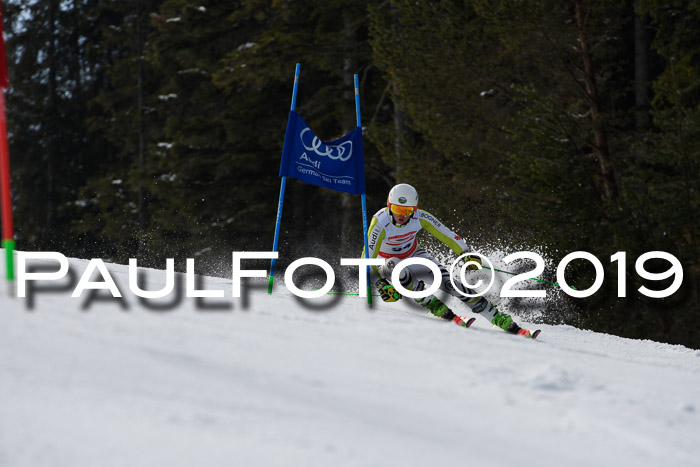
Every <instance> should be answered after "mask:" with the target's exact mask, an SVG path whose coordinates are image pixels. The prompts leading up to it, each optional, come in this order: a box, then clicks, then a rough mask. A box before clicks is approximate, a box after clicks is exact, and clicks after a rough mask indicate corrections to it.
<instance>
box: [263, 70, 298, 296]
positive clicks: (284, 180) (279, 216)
mask: <svg viewBox="0 0 700 467" xmlns="http://www.w3.org/2000/svg"><path fill="white" fill-rule="evenodd" d="M300 68H301V64H300V63H297V66H296V70H295V71H294V89H293V91H292V105H291V108H290V111H292V112H293V111H294V110H295V109H296V105H297V90H298V88H299V70H300ZM286 186H287V176H286V175H285V176H283V177H282V184H281V186H280V199H279V202H278V204H277V223H276V225H275V240H274V242H273V244H272V252H273V253H275V252H277V247H278V245H279V238H280V223H281V222H282V205H283V204H284V190H285V187H286ZM276 262H277V260H276V259H275V258H273V259H272V260H271V262H270V277H269V279H268V281H267V293H268V294H271V293H272V285H273V283H274V280H275V263H276Z"/></svg>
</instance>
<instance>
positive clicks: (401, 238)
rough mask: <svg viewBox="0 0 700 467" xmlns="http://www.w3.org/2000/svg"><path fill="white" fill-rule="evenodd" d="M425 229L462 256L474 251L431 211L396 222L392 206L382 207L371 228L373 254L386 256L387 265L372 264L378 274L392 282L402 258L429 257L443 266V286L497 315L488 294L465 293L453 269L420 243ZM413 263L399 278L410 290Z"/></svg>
mask: <svg viewBox="0 0 700 467" xmlns="http://www.w3.org/2000/svg"><path fill="white" fill-rule="evenodd" d="M423 229H425V230H426V231H428V232H429V233H430V234H431V235H432V236H433V237H435V238H437V239H438V240H440V241H441V242H442V243H444V244H445V245H447V246H448V247H449V248H450V249H451V250H452V251H453V252H454V253H455V254H456V255H458V256H459V255H461V254H462V253H463V252H469V251H472V250H471V249H470V248H469V246H468V245H467V243H466V242H465V241H464V240H462V238H461V237H460V236H459V235H457V234H456V233H455V232H453V231H452V230H450V229H449V228H448V227H446V226H445V225H444V224H443V223H441V222H440V221H439V220H437V219H436V218H435V216H433V215H432V214H430V213H429V212H427V211H424V210H422V209H417V210H416V212H415V213H414V214H413V215H412V216H411V218H410V220H409V221H408V222H406V223H405V224H403V225H396V224H395V223H394V221H393V218H392V216H391V212H390V211H389V208H382V209H380V210H379V211H377V212H376V213H375V214H374V216H373V217H372V221H371V223H370V226H369V230H368V232H367V240H368V246H369V257H370V258H377V257H379V258H385V264H384V266H380V267H374V266H373V267H372V269H373V271H374V273H375V274H376V275H377V277H383V278H384V279H386V280H387V281H389V282H391V271H392V270H393V269H394V267H395V266H396V265H397V264H398V263H399V262H400V261H401V260H404V259H406V258H425V259H428V260H430V261H432V262H433V263H435V264H436V265H437V266H438V267H439V268H440V272H441V274H442V282H441V285H440V289H442V290H444V291H445V292H447V293H449V294H450V295H453V296H455V297H457V298H459V299H460V300H461V301H462V302H463V303H465V304H467V306H469V308H471V310H472V311H473V312H474V313H482V312H485V313H484V315H488V316H484V317H485V318H487V319H491V318H492V317H493V316H492V315H495V313H496V311H497V310H496V308H495V307H494V306H493V305H492V304H491V303H489V302H488V300H486V299H485V298H484V297H477V298H471V297H465V296H464V295H462V294H460V293H459V292H458V291H457V290H455V288H454V287H453V285H452V283H451V282H450V273H449V272H448V270H447V268H445V266H443V265H442V264H440V263H439V262H438V261H437V260H436V259H435V258H433V256H432V255H430V253H428V252H427V251H425V250H424V249H423V248H421V247H420V246H419V245H418V239H417V238H416V235H417V234H418V232H420V231H421V230H423ZM363 257H364V250H363ZM412 267H414V266H407V267H405V268H404V269H403V270H402V271H401V274H400V278H399V280H400V282H401V285H402V286H403V287H405V288H406V289H408V290H413V289H414V288H415V287H416V285H417V281H416V280H415V273H412V272H411V268H412ZM454 282H455V286H456V287H457V288H458V289H459V290H461V291H462V292H466V293H471V294H473V293H474V292H473V291H472V290H471V289H469V288H467V287H466V286H464V285H463V284H462V283H461V281H460V280H459V279H455V281H454Z"/></svg>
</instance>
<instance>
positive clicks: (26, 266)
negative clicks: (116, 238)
mask: <svg viewBox="0 0 700 467" xmlns="http://www.w3.org/2000/svg"><path fill="white" fill-rule="evenodd" d="M469 255H475V256H479V257H480V258H481V259H482V261H483V262H484V263H485V265H486V267H484V266H482V264H479V263H478V262H475V261H467V258H466V257H467V256H469ZM278 257H279V254H278V253H277V252H261V251H255V252H233V253H232V267H231V289H230V295H229V296H230V297H232V298H238V297H240V296H241V279H242V278H264V277H266V276H267V273H268V271H266V270H262V269H243V268H242V265H241V261H242V260H265V259H267V260H272V259H278ZM16 259H17V270H16V271H17V275H16V278H17V297H20V298H23V297H26V296H27V285H28V283H31V282H39V281H49V282H52V281H60V280H62V279H64V278H65V277H66V276H67V275H68V272H69V269H70V263H69V261H68V259H67V258H66V257H65V256H64V255H63V254H61V253H57V252H17V258H16ZM652 259H661V260H664V261H666V262H668V263H669V264H670V266H669V267H668V269H666V270H665V271H663V272H650V271H648V270H647V269H646V268H645V263H646V262H647V261H649V260H652ZM516 260H531V261H534V263H535V267H534V268H533V269H531V270H529V271H527V272H523V273H520V274H515V275H514V277H512V278H510V279H508V280H507V281H506V282H505V283H504V284H503V286H502V288H501V290H500V296H501V297H504V298H508V297H524V298H544V297H546V293H547V292H546V290H544V289H515V288H514V286H515V285H516V284H517V283H519V282H522V281H526V280H531V279H533V278H537V277H538V276H540V275H541V274H542V273H543V272H544V270H545V261H544V259H543V258H542V257H541V256H540V255H538V254H536V253H532V252H528V251H519V252H516V253H513V254H510V255H508V256H505V257H504V258H503V259H502V261H503V262H504V263H505V264H509V263H512V262H514V261H516ZM575 260H578V261H587V262H588V263H590V264H591V265H592V266H593V268H594V269H595V279H594V282H593V284H592V285H591V286H590V287H588V288H587V289H585V290H580V289H575V288H573V287H571V286H569V285H568V284H567V282H566V278H565V275H564V273H565V270H566V267H567V266H568V265H569V264H570V263H571V262H572V261H575ZM37 261H40V262H42V264H44V265H46V263H47V262H48V263H49V264H51V265H53V263H55V264H56V265H57V269H56V270H51V271H49V272H46V271H42V272H33V271H31V267H30V266H31V264H30V263H35V262H37ZM610 261H611V263H617V295H618V297H626V296H627V275H628V273H627V255H626V253H625V252H617V253H615V254H614V255H612V256H611V257H610ZM384 262H385V259H383V258H374V259H372V258H370V259H366V258H342V259H341V260H340V265H341V266H343V267H357V268H358V284H359V287H358V292H359V293H358V294H359V296H360V297H366V296H367V280H368V269H369V267H370V266H382V265H384ZM174 264H175V260H174V259H172V258H168V259H167V260H166V268H165V286H164V287H163V288H161V289H160V290H144V289H142V288H141V287H140V286H139V284H138V263H137V260H136V259H134V258H132V259H130V260H129V266H128V277H129V290H130V291H131V293H132V294H133V295H135V296H137V297H139V298H141V299H147V300H148V299H162V298H166V297H168V296H169V295H171V294H172V293H173V291H174V289H175V267H174ZM309 265H313V266H317V267H320V268H321V269H322V270H323V271H324V273H325V276H326V278H325V284H324V285H323V287H321V288H319V289H317V290H313V291H309V290H302V289H300V288H299V287H297V286H296V284H295V283H294V278H293V275H294V272H295V271H296V270H297V269H299V268H300V267H303V266H309ZM411 265H420V266H424V267H426V268H428V269H429V270H430V271H431V273H432V275H433V281H432V285H431V286H430V287H428V288H427V289H425V290H422V291H420V292H416V291H412V290H407V289H406V288H404V287H402V286H401V283H400V281H399V280H398V278H399V275H400V274H401V271H402V270H403V269H404V268H406V267H408V266H411ZM469 267H471V268H476V269H477V270H480V269H482V268H483V269H488V270H489V271H490V281H489V284H488V286H487V287H485V288H484V287H483V281H482V280H481V279H479V280H478V281H477V282H476V283H473V284H472V283H470V281H469V280H468V279H469V277H468V276H469V273H470V271H468V268H469ZM194 269H195V260H194V259H192V258H188V259H187V260H186V274H185V276H186V279H185V283H186V288H185V297H187V298H224V297H225V296H226V291H225V290H223V289H207V290H203V289H197V287H196V281H195V273H194ZM455 269H457V273H458V274H459V277H460V279H461V280H462V283H463V284H465V285H467V286H468V287H469V288H470V289H474V290H472V292H473V293H472V294H468V293H467V294H465V293H463V292H460V293H462V294H463V295H466V296H470V297H477V296H480V295H483V294H485V293H486V292H488V291H489V289H490V288H491V287H492V286H493V283H494V278H495V271H498V270H497V269H496V268H494V266H493V264H492V263H491V261H490V260H489V259H488V258H487V257H486V256H484V255H481V254H479V253H478V252H469V253H464V254H462V255H461V256H460V257H458V258H457V259H456V260H455V261H453V262H452V264H451V267H450V280H452V281H453V280H454V279H453V276H454V274H455ZM635 271H636V272H637V274H638V275H639V276H640V277H641V278H642V279H645V280H648V281H662V280H667V279H670V278H673V280H672V282H671V284H670V285H669V286H668V287H666V288H665V289H662V290H652V289H649V288H647V287H646V286H641V287H639V288H638V289H637V291H638V292H639V293H640V294H642V295H645V296H647V297H651V298H665V297H669V296H671V295H672V294H674V293H675V292H676V291H678V289H680V287H681V285H682V283H683V267H682V265H681V263H680V261H679V260H678V259H677V258H676V257H675V256H673V255H672V254H670V253H667V252H663V251H651V252H648V253H644V254H643V255H641V256H639V257H638V258H637V260H636V262H635ZM96 272H97V273H99V276H101V277H100V278H99V280H93V277H94V276H95V273H96ZM556 277H557V281H558V284H557V285H559V286H560V287H561V289H562V290H563V291H564V292H565V293H566V294H568V295H570V296H572V297H575V298H585V297H590V296H591V295H593V294H594V293H596V292H597V291H598V290H599V289H600V288H601V286H602V284H603V281H604V278H605V273H604V268H603V264H602V263H601V262H600V260H599V259H598V258H597V257H596V256H594V255H592V254H591V253H587V252H585V251H575V252H572V253H569V254H568V255H566V256H565V257H564V258H563V259H562V260H561V261H560V262H559V264H558V265H557V271H556ZM391 279H392V283H393V284H394V287H395V288H396V289H397V290H398V292H399V293H401V294H402V295H404V296H406V297H409V298H423V297H427V296H428V295H430V294H433V293H435V292H436V291H437V290H438V288H439V287H440V283H441V273H440V269H439V268H438V265H437V264H435V263H433V262H432V261H428V260H426V259H423V258H406V259H403V260H400V261H398V264H397V265H396V267H395V268H394V269H393V271H392V277H391ZM334 284H335V271H334V269H333V267H331V265H330V264H328V262H326V261H324V260H322V259H319V258H314V257H306V258H300V259H297V260H295V261H293V262H292V263H291V264H290V265H289V266H288V267H287V269H286V270H285V273H284V285H285V286H286V288H287V289H288V290H289V291H290V292H291V293H292V294H294V295H295V296H297V297H300V298H305V299H313V298H318V297H322V296H324V295H326V294H327V293H328V292H330V291H331V289H332V288H333V286H334ZM455 289H457V288H456V287H455ZM86 290H106V291H109V293H111V295H112V297H114V298H120V297H122V292H121V291H120V289H119V287H118V286H117V284H116V282H115V281H114V279H113V278H112V275H111V274H110V272H109V270H108V269H107V266H106V265H105V263H104V261H103V260H101V259H99V258H93V259H91V260H90V261H89V263H88V265H87V267H86V268H85V270H84V271H83V273H82V274H81V276H80V280H79V281H78V282H77V284H76V286H75V288H74V289H73V292H72V294H71V297H73V298H80V297H81V296H82V294H83V293H84V292H85V291H86ZM457 290H458V289H457Z"/></svg>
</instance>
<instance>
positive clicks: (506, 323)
mask: <svg viewBox="0 0 700 467" xmlns="http://www.w3.org/2000/svg"><path fill="white" fill-rule="evenodd" d="M491 323H492V324H493V325H495V326H498V327H499V328H501V329H503V330H504V331H505V332H507V333H509V334H518V332H519V331H520V326H518V325H517V324H516V323H515V322H514V321H513V318H511V317H510V315H507V314H505V313H501V312H500V311H496V316H494V317H493V319H492V320H491Z"/></svg>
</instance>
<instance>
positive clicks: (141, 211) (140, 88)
mask: <svg viewBox="0 0 700 467" xmlns="http://www.w3.org/2000/svg"><path fill="white" fill-rule="evenodd" d="M143 16H144V11H143V8H142V2H139V9H138V12H137V17H136V35H137V41H138V47H137V50H138V56H137V60H138V69H137V93H138V97H137V99H138V114H137V115H138V117H137V118H138V122H137V124H138V168H139V170H138V177H139V180H138V187H139V189H138V198H139V199H138V219H139V230H140V234H141V235H140V236H141V239H139V250H140V251H141V250H142V249H143V247H144V245H143V236H144V234H145V231H146V228H147V227H148V211H147V207H146V204H147V200H146V197H147V192H146V189H145V187H144V177H145V175H146V125H145V121H144V112H145V108H144V107H145V105H144V94H145V90H144V82H143V78H144V69H143V62H144V59H143V54H144V53H145V52H144V43H145V40H146V39H145V33H144V30H143V29H144V28H143V19H142V17H143Z"/></svg>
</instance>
